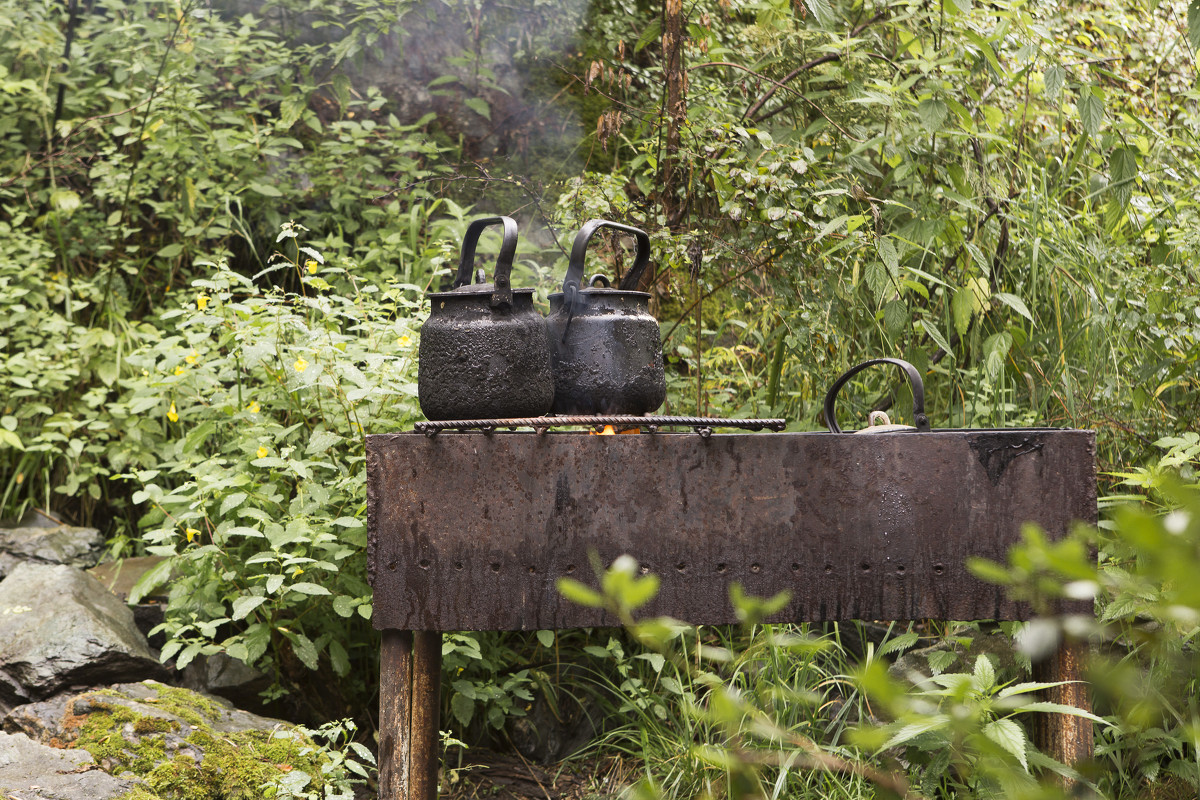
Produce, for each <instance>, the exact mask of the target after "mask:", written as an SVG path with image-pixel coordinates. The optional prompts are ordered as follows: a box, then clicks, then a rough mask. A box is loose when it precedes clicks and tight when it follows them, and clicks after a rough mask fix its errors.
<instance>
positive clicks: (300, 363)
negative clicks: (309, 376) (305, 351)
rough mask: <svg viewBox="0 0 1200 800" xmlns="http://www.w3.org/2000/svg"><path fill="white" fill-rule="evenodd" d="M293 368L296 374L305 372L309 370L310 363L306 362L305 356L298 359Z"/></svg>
mask: <svg viewBox="0 0 1200 800" xmlns="http://www.w3.org/2000/svg"><path fill="white" fill-rule="evenodd" d="M292 367H293V368H294V369H295V370H296V372H304V370H306V369H308V362H307V361H305V360H304V356H300V357H299V358H297V359H296V363H295V364H292Z"/></svg>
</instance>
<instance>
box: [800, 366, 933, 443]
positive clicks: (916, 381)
mask: <svg viewBox="0 0 1200 800" xmlns="http://www.w3.org/2000/svg"><path fill="white" fill-rule="evenodd" d="M876 364H895V365H896V366H897V367H899V368H900V369H901V370H902V371H903V372H904V377H906V378H908V385H909V386H910V387H912V396H913V421H914V422H915V423H916V427H917V431H918V432H921V433H928V431H929V417H927V416H925V384H924V383H923V382H922V381H921V373H919V372H917V368H916V367H914V366H913V365H912V364H910V363H908V362H907V361H904V360H902V359H899V358H873V359H871V360H870V361H864V362H863V363H861V364H859V365H858V366H857V367H852V368H851V369H849V370H847V371H846V372H844V373H843V374H842V376H841V377H840V378H838V379H837V380H836V381H834V382H833V386H831V387H829V392H828V393H827V394H826V395H825V409H824V413H825V427H827V428H829V430H830V431H831V432H833V433H841V432H842V429H841V428H839V427H838V424H837V416H836V415H835V414H834V410H833V404H834V401H835V400H837V393H838V392H839V391H840V390H841V388H842V387H843V386H845V385H846V382H847V381H849V380H850V379H851V378H853V377H854V376H855V375H857V374H858V373H860V372H862V371H863V370H864V369H866V368H867V367H873V366H875V365H876Z"/></svg>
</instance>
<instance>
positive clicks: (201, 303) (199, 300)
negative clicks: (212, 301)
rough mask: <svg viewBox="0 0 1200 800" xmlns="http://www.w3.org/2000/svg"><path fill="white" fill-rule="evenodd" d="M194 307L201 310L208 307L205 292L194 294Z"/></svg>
mask: <svg viewBox="0 0 1200 800" xmlns="http://www.w3.org/2000/svg"><path fill="white" fill-rule="evenodd" d="M196 308H198V309H200V310H201V311H203V310H204V309H206V308H208V295H206V294H198V295H196Z"/></svg>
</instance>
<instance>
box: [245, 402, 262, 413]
mask: <svg viewBox="0 0 1200 800" xmlns="http://www.w3.org/2000/svg"><path fill="white" fill-rule="evenodd" d="M246 410H247V411H249V412H250V413H251V414H257V413H258V412H259V411H262V407H261V406H259V404H258V401H257V400H251V401H250V405H248V406H246Z"/></svg>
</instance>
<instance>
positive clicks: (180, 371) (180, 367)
mask: <svg viewBox="0 0 1200 800" xmlns="http://www.w3.org/2000/svg"><path fill="white" fill-rule="evenodd" d="M185 372H187V370H186V369H184V368H183V365H180V366H178V367H176V368H175V374H176V375H182V374H183V373H185Z"/></svg>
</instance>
